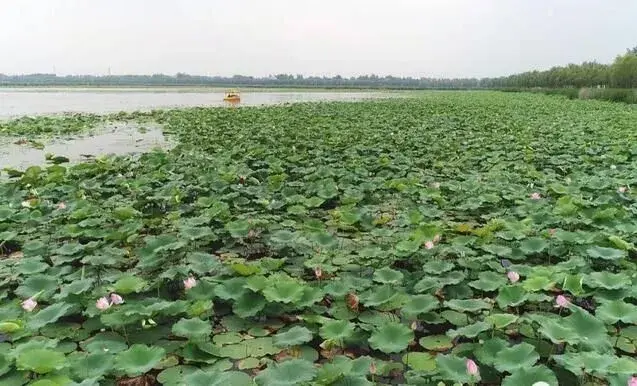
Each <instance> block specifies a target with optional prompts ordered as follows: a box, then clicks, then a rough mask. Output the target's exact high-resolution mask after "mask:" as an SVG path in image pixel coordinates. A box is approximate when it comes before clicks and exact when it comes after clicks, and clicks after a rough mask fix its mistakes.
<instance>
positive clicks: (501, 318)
mask: <svg viewBox="0 0 637 386" xmlns="http://www.w3.org/2000/svg"><path fill="white" fill-rule="evenodd" d="M485 320H486V321H487V322H489V323H491V325H493V326H494V327H495V328H497V329H501V328H505V327H506V326H508V325H510V324H511V323H515V322H516V321H517V320H518V316H517V315H513V314H490V315H489V316H487V317H486V318H485Z"/></svg>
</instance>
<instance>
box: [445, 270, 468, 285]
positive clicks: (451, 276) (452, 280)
mask: <svg viewBox="0 0 637 386" xmlns="http://www.w3.org/2000/svg"><path fill="white" fill-rule="evenodd" d="M466 277H467V274H466V273H464V272H462V271H451V272H447V273H446V274H445V275H443V276H441V277H440V278H439V279H438V280H439V282H440V284H441V285H442V286H446V285H456V284H460V283H462V281H463V280H464V279H465V278H466Z"/></svg>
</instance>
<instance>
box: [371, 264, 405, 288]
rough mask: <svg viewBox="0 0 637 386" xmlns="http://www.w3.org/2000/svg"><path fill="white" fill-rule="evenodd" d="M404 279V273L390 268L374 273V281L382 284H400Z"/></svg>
mask: <svg viewBox="0 0 637 386" xmlns="http://www.w3.org/2000/svg"><path fill="white" fill-rule="evenodd" d="M403 277H404V275H403V274H402V272H400V271H396V270H395V269H391V268H389V267H384V268H381V269H379V270H377V271H375V272H374V281H375V282H378V283H381V284H398V283H400V282H401V281H402V280H403Z"/></svg>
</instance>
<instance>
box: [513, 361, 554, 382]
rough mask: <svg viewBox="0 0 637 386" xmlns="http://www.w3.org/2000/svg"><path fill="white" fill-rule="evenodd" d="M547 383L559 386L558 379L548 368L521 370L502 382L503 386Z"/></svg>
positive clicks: (541, 366) (536, 367) (537, 367)
mask: <svg viewBox="0 0 637 386" xmlns="http://www.w3.org/2000/svg"><path fill="white" fill-rule="evenodd" d="M539 382H545V383H546V384H547V385H548V386H559V384H558V382H557V377H556V376H555V374H554V373H553V372H552V371H551V370H550V369H549V368H548V367H546V366H543V365H540V366H533V367H530V368H520V369H518V370H516V371H515V372H514V373H513V374H511V375H509V376H507V377H505V378H504V380H503V381H502V386H521V385H536V384H539Z"/></svg>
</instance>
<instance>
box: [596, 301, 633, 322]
mask: <svg viewBox="0 0 637 386" xmlns="http://www.w3.org/2000/svg"><path fill="white" fill-rule="evenodd" d="M595 316H597V317H598V318H599V319H601V320H603V321H604V322H606V323H609V324H615V323H617V322H618V321H622V322H624V323H629V324H635V323H637V306H636V305H634V304H631V303H626V302H624V301H622V300H615V301H611V302H607V303H604V304H602V305H601V306H599V307H598V308H597V310H596V312H595Z"/></svg>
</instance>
